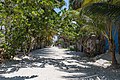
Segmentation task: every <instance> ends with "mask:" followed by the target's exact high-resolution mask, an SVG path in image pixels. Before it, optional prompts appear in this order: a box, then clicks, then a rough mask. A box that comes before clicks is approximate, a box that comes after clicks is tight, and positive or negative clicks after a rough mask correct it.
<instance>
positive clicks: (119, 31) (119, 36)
mask: <svg viewBox="0 0 120 80" xmlns="http://www.w3.org/2000/svg"><path fill="white" fill-rule="evenodd" d="M118 44H119V47H118V49H119V54H120V23H119V25H118Z"/></svg>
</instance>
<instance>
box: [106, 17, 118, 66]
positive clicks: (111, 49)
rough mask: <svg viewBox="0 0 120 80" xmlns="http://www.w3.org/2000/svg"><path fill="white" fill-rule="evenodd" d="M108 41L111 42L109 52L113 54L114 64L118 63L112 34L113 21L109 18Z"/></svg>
mask: <svg viewBox="0 0 120 80" xmlns="http://www.w3.org/2000/svg"><path fill="white" fill-rule="evenodd" d="M108 36H109V39H108V42H109V52H110V54H111V58H112V65H117V60H116V57H115V44H114V39H113V36H112V21H111V20H110V19H109V20H108Z"/></svg>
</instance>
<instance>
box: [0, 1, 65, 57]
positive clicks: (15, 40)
mask: <svg viewBox="0 0 120 80" xmlns="http://www.w3.org/2000/svg"><path fill="white" fill-rule="evenodd" d="M61 4H63V3H61ZM61 4H59V6H60V5H61ZM56 6H57V7H58V3H57V2H55V1H54V0H4V1H0V19H1V24H0V25H1V26H4V27H5V30H4V38H5V42H4V43H3V47H4V49H5V51H6V53H7V54H10V55H11V56H13V57H14V56H15V55H16V54H17V52H18V51H22V52H24V53H29V51H30V50H31V49H32V47H33V48H34V46H36V47H38V48H40V46H41V45H42V44H43V45H44V46H48V45H50V44H51V42H52V37H53V36H54V35H55V34H56V30H55V29H56V28H57V26H58V25H57V24H58V23H59V22H60V21H58V18H59V17H60V16H59V15H58V14H56V13H55V11H54V8H55V7H56ZM0 36H3V34H2V33H0Z"/></svg>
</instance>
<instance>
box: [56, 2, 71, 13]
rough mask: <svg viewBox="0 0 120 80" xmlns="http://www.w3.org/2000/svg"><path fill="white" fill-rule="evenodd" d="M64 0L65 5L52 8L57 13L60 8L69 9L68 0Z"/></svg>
mask: <svg viewBox="0 0 120 80" xmlns="http://www.w3.org/2000/svg"><path fill="white" fill-rule="evenodd" d="M64 1H65V5H64V6H63V7H62V8H55V9H54V10H55V11H56V12H57V13H58V12H60V11H61V10H63V9H65V8H66V9H67V10H68V9H69V0H64Z"/></svg>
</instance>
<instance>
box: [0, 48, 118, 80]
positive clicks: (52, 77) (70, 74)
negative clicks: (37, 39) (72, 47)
mask: <svg viewBox="0 0 120 80" xmlns="http://www.w3.org/2000/svg"><path fill="white" fill-rule="evenodd" d="M104 62H105V63H106V62H107V61H106V60H103V59H99V60H97V61H95V62H93V61H90V60H89V59H87V58H85V57H84V54H83V53H76V52H70V51H67V50H66V49H59V48H57V47H52V48H45V49H40V50H36V51H33V52H31V53H30V55H29V56H25V57H22V59H21V58H15V60H11V61H6V62H5V63H3V64H1V66H0V80H88V79H91V80H119V79H120V71H118V70H109V69H105V68H106V65H109V62H108V63H106V64H104ZM116 71H118V72H117V73H116Z"/></svg>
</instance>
